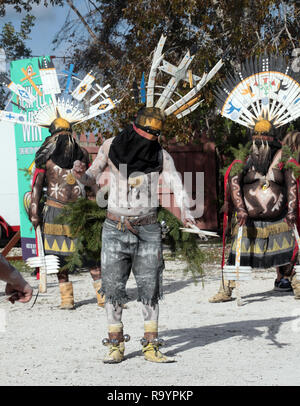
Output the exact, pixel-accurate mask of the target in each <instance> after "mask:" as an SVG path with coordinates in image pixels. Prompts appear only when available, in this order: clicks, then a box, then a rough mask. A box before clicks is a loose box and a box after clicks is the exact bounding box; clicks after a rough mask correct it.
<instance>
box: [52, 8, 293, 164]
mask: <svg viewBox="0 0 300 406" xmlns="http://www.w3.org/2000/svg"><path fill="white" fill-rule="evenodd" d="M68 3H72V2H70V1H68ZM87 3H88V6H89V7H88V10H87V13H86V14H85V15H84V18H85V23H86V24H88V25H89V28H90V30H91V31H92V35H89V33H88V32H87V31H86V26H84V25H82V31H81V32H79V31H78V20H77V24H75V23H74V21H75V20H73V23H71V20H69V21H68V22H67V23H66V24H65V25H64V27H63V29H62V30H61V31H60V32H59V33H58V35H57V37H56V39H55V41H56V43H57V42H59V41H62V40H66V39H67V40H68V41H69V44H70V46H71V47H70V49H72V52H73V54H74V59H75V61H76V64H77V69H81V68H82V69H84V70H87V69H95V70H96V72H98V73H99V72H100V77H101V78H102V79H103V81H104V82H105V83H107V82H109V83H110V84H111V86H112V89H116V95H117V96H118V97H120V98H122V101H121V103H120V105H119V107H118V108H117V109H115V110H113V112H112V114H111V122H110V123H109V125H108V124H107V123H105V124H104V125H103V126H101V123H100V121H98V122H96V123H95V122H93V123H90V124H89V128H87V129H88V130H90V129H92V126H93V125H94V124H96V126H98V127H99V128H100V129H101V131H102V132H103V133H104V134H105V135H107V136H111V135H113V134H115V133H116V132H117V131H119V129H120V128H123V127H124V125H125V123H127V122H128V120H130V119H132V118H133V117H134V115H135V114H136V111H137V110H138V108H139V107H140V106H139V105H135V104H134V102H133V100H132V92H131V88H132V83H133V81H134V79H136V80H137V83H139V81H140V80H141V77H142V73H143V72H145V73H146V74H147V73H148V72H149V68H150V64H151V60H152V51H153V50H154V48H155V46H156V44H157V42H158V40H159V38H160V36H161V34H162V33H165V34H167V35H168V38H167V43H166V45H165V49H166V50H167V54H166V58H167V59H168V60H169V61H170V62H171V63H176V64H178V63H179V61H180V58H181V57H182V56H183V55H182V52H183V50H185V49H187V48H189V49H192V48H195V47H196V48H197V49H198V52H197V53H196V56H195V59H194V61H193V65H192V67H193V72H194V73H195V74H198V75H199V76H201V75H202V73H203V71H204V69H205V67H207V66H210V67H212V66H213V65H214V64H215V63H216V62H217V61H218V59H219V58H220V57H221V55H222V54H223V53H224V52H225V51H226V53H227V60H226V63H225V66H224V67H223V68H222V69H221V70H220V71H219V73H218V74H217V75H216V76H215V77H214V78H213V80H211V82H210V83H209V84H208V85H206V86H205V88H204V89H203V91H202V97H203V99H204V102H203V103H202V105H201V106H200V107H199V108H198V109H197V110H196V111H195V112H194V113H192V114H190V115H188V116H187V117H185V118H183V119H181V120H177V119H175V118H173V119H172V118H168V120H167V123H166V125H165V129H164V141H165V143H166V144H167V143H168V142H169V141H170V140H172V139H174V138H175V139H176V141H177V142H178V141H179V142H180V141H181V142H184V143H185V142H188V141H190V140H193V141H194V142H197V141H198V142H199V135H200V134H201V133H202V132H203V131H205V132H207V133H208V135H209V137H210V139H211V140H213V141H215V142H216V144H217V147H218V152H219V156H220V159H221V160H222V159H223V156H224V154H227V155H228V154H229V155H230V149H229V147H230V146H231V145H237V143H238V142H242V143H244V142H246V140H247V139H248V136H249V135H248V133H247V131H246V129H243V128H241V126H238V125H236V124H234V123H232V122H229V120H225V119H224V118H222V117H220V116H218V115H217V114H216V112H215V104H214V93H213V90H214V89H215V86H216V85H218V84H220V80H221V79H222V78H223V77H224V75H225V74H227V73H228V72H233V70H234V69H237V68H238V67H239V65H240V63H241V62H242V61H243V60H244V59H245V58H246V57H249V56H253V55H259V54H261V53H263V52H272V53H281V54H283V55H286V56H291V53H292V51H293V49H295V48H296V47H297V46H298V31H299V28H300V27H299V22H298V17H299V14H300V2H299V1H289V2H287V1H280V0H255V1H254V0H236V1H234V2H233V1H232V2H229V1H225V0H172V1H170V0H151V1H150V0H88V1H87ZM69 18H70V16H69ZM82 32H86V34H87V37H86V36H85V37H84V39H82V40H80V36H81V38H83V36H82ZM162 76H163V74H162V75H161V77H160V78H158V80H160V79H161V78H162ZM187 90H188V89H186V88H184V87H183V86H181V88H180V89H179V91H180V92H182V93H184V92H186V91H187ZM222 163H223V164H224V162H222Z"/></svg>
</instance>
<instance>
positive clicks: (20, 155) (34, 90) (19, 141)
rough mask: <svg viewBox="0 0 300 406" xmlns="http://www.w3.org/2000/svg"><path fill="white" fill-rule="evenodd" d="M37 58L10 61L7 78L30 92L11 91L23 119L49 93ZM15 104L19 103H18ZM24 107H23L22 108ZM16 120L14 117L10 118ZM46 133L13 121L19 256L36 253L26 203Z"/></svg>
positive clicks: (38, 128)
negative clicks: (25, 97)
mask: <svg viewBox="0 0 300 406" xmlns="http://www.w3.org/2000/svg"><path fill="white" fill-rule="evenodd" d="M39 59H40V58H31V59H22V60H18V61H13V62H11V64H10V72H11V80H12V82H14V83H15V84H16V85H21V86H22V87H23V88H25V89H26V91H27V92H28V93H29V94H30V95H32V96H33V100H34V101H31V100H30V101H29V103H25V101H24V100H23V99H21V98H19V97H18V96H17V95H14V96H13V97H14V98H13V101H14V103H16V105H15V104H14V105H13V113H12V114H11V115H12V120H13V116H14V113H22V114H23V115H24V114H25V115H26V116H27V121H32V117H33V114H34V111H36V110H37V109H38V108H39V107H40V106H41V105H42V104H44V103H47V102H48V99H49V97H50V96H49V95H47V96H45V95H44V93H43V86H42V81H41V78H40V73H39V63H38V62H39ZM18 105H19V107H18ZM24 108H25V109H26V111H24ZM14 122H15V123H16V121H14ZM48 135H49V131H48V130H47V129H42V128H40V127H34V126H30V125H28V124H23V125H22V124H17V123H16V124H15V143H16V157H17V171H18V194H19V210H20V231H21V246H22V256H23V259H27V258H29V257H32V256H35V255H36V243H35V231H34V228H33V227H32V224H31V222H30V221H29V217H28V210H29V204H30V193H31V180H32V175H33V172H34V158H35V153H36V151H37V150H38V149H39V147H40V146H41V144H42V143H43V141H44V140H45V138H46V137H47V136H48Z"/></svg>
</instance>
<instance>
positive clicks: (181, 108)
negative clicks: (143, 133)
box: [137, 35, 223, 129]
mask: <svg viewBox="0 0 300 406" xmlns="http://www.w3.org/2000/svg"><path fill="white" fill-rule="evenodd" d="M166 39H167V37H166V36H164V35H162V36H161V38H160V40H159V42H158V45H157V47H156V49H155V51H154V55H153V59H152V65H151V69H150V72H149V77H148V83H147V86H146V96H145V102H146V107H145V109H143V112H142V113H141V114H140V115H138V117H137V123H140V124H141V125H142V126H147V124H150V127H151V126H152V127H153V128H154V129H161V125H162V122H163V121H164V120H165V119H166V117H168V116H169V115H171V114H174V115H175V116H176V117H177V118H178V119H179V118H181V117H184V116H185V115H187V114H189V113H191V112H192V111H194V110H195V109H196V108H197V107H198V106H199V105H200V104H201V103H202V101H203V100H200V95H199V91H200V90H201V89H202V87H203V86H205V85H206V83H207V82H208V81H209V80H210V79H211V78H212V77H213V76H214V75H215V74H216V73H217V72H218V70H219V69H220V68H221V66H222V65H223V61H222V59H220V60H219V61H218V63H217V64H216V65H215V66H214V67H213V68H212V69H211V70H210V71H209V72H208V73H206V72H205V73H204V74H203V75H202V77H199V76H197V75H194V74H193V73H192V71H191V70H190V69H189V66H190V64H191V62H192V60H193V59H194V57H195V55H191V51H187V53H186V54H185V55H184V57H183V59H182V60H181V62H180V63H179V65H178V66H174V65H172V64H171V63H169V62H168V61H166V60H165V54H163V53H162V51H163V47H164V44H165V41H166ZM158 71H161V72H164V73H167V74H168V75H170V76H171V78H170V80H169V82H168V83H167V84H166V85H165V86H158V85H157V84H156V76H157V73H158ZM182 80H183V81H186V82H188V83H189V84H190V90H189V92H188V93H187V94H186V95H184V96H182V95H180V94H179V93H178V92H176V88H177V86H178V85H179V82H180V81H182Z"/></svg>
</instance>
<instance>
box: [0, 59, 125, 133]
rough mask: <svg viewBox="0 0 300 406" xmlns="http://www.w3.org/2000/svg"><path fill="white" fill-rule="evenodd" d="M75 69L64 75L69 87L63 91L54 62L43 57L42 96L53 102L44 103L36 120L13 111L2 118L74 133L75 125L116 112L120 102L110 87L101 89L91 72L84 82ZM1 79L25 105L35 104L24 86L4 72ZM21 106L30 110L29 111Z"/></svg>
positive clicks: (0, 113) (36, 115)
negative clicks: (72, 129)
mask: <svg viewBox="0 0 300 406" xmlns="http://www.w3.org/2000/svg"><path fill="white" fill-rule="evenodd" d="M73 67H74V65H72V69H70V71H69V72H65V73H63V74H61V75H60V76H62V77H63V79H65V78H66V79H67V83H66V86H65V88H64V89H62V88H61V86H60V82H61V81H62V80H59V77H58V76H59V75H58V74H57V72H56V69H55V67H54V64H53V61H52V59H51V58H46V57H41V58H40V60H39V76H40V79H41V82H42V93H41V94H42V95H44V96H47V95H50V96H51V97H50V100H49V102H47V103H46V102H45V103H44V104H42V105H41V106H40V107H39V108H38V110H37V111H36V112H35V113H34V115H33V116H32V117H31V116H30V117H27V115H26V114H23V113H12V112H9V114H8V112H7V111H5V110H4V111H0V119H1V120H3V121H9V122H13V123H19V124H26V125H31V126H39V127H45V128H49V129H50V130H51V128H54V130H57V128H58V126H59V125H62V129H69V130H70V129H71V128H72V126H73V125H75V124H78V123H82V122H84V121H87V120H89V119H91V118H94V117H96V116H98V115H101V114H103V113H106V112H107V111H109V110H111V109H113V108H114V107H115V105H116V103H117V102H118V101H116V100H112V99H111V98H110V97H109V95H108V93H107V89H108V88H109V87H110V85H109V84H107V85H106V86H105V87H101V86H100V85H99V84H97V83H96V80H95V77H94V76H93V74H92V72H89V73H88V74H86V75H85V77H84V78H83V79H82V80H80V79H79V78H78V76H77V75H76V74H74V73H73V72H72V70H73ZM0 80H1V82H2V84H3V85H5V86H7V87H8V88H9V90H11V91H12V92H13V93H15V94H16V95H17V96H18V97H19V99H20V100H22V102H24V104H25V106H26V105H28V106H30V105H32V103H33V102H34V101H35V98H34V96H32V94H31V93H29V92H28V91H27V90H26V89H25V88H24V87H22V86H21V85H19V84H16V83H14V82H12V81H11V80H9V79H8V77H7V76H6V75H5V74H4V73H1V74H0ZM76 81H77V83H76ZM72 82H74V83H76V84H77V85H75V88H74V89H73V90H71V83H72ZM19 107H20V108H21V109H22V110H25V111H26V108H24V107H22V106H19ZM54 122H56V123H57V126H56V125H54V126H53V125H52V127H51V124H53V123H54ZM67 123H68V124H69V126H68V125H67ZM54 124H55V123H54Z"/></svg>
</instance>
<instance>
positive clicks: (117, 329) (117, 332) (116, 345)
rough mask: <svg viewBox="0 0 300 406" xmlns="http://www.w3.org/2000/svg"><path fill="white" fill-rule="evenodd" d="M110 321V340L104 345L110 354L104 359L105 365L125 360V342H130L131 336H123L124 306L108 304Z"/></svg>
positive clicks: (106, 340) (107, 312)
mask: <svg viewBox="0 0 300 406" xmlns="http://www.w3.org/2000/svg"><path fill="white" fill-rule="evenodd" d="M105 310H106V315H107V321H108V338H105V339H104V340H102V343H103V344H104V345H105V346H107V347H108V353H107V355H106V357H105V358H104V359H103V362H104V363H105V364H118V363H120V362H122V361H123V360H124V352H125V342H126V341H129V340H130V337H129V335H127V334H125V335H124V334H123V323H122V306H118V305H117V306H114V305H112V304H111V303H106V306H105Z"/></svg>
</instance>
